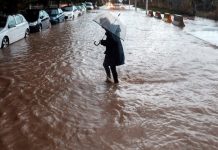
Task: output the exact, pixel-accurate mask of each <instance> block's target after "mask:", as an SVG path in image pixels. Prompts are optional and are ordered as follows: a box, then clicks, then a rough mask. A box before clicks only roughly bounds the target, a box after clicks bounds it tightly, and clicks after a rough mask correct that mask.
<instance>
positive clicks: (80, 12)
mask: <svg viewBox="0 0 218 150" xmlns="http://www.w3.org/2000/svg"><path fill="white" fill-rule="evenodd" d="M76 9H77V10H78V13H79V14H78V16H81V15H82V14H83V12H82V8H81V7H80V6H79V5H77V6H76Z"/></svg>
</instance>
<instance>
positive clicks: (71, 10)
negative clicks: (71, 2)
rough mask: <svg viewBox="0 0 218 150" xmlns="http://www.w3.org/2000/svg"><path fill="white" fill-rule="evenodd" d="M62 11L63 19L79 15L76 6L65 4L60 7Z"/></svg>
mask: <svg viewBox="0 0 218 150" xmlns="http://www.w3.org/2000/svg"><path fill="white" fill-rule="evenodd" d="M61 9H62V10H63V12H64V15H65V19H67V20H73V19H75V18H76V17H78V15H79V11H78V10H77V8H76V6H65V7H62V8H61Z"/></svg>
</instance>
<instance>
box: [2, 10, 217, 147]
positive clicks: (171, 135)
mask: <svg viewBox="0 0 218 150" xmlns="http://www.w3.org/2000/svg"><path fill="white" fill-rule="evenodd" d="M101 11H102V10H99V11H95V12H94V13H87V14H85V15H83V16H81V17H79V18H78V19H76V20H74V21H68V22H65V23H62V24H60V25H55V26H52V28H51V29H50V30H46V31H44V32H42V33H35V34H32V35H31V36H30V37H29V38H28V39H26V40H25V39H24V40H21V41H19V42H16V43H14V44H12V45H11V46H10V47H9V48H7V49H4V50H1V51H0V128H1V130H0V147H1V149H22V150H23V149H36V150H38V149H93V150H96V149H100V150H103V149H214V150H215V149H217V147H218V142H217V141H218V138H217V137H218V115H217V114H218V109H217V108H218V107H217V100H218V90H217V87H218V77H217V74H218V59H217V58H218V51H217V49H216V48H215V47H211V45H209V44H208V43H206V42H203V41H202V40H200V39H198V38H195V37H194V36H191V35H190V34H187V32H186V31H185V32H184V30H181V29H180V28H177V27H175V26H173V25H169V24H166V23H164V22H162V21H160V20H157V19H154V18H149V17H145V15H144V14H142V13H135V12H133V11H122V12H121V16H120V19H121V20H122V21H123V22H124V23H125V24H126V26H127V36H126V40H125V41H124V42H123V45H124V47H125V54H126V65H124V66H121V67H119V68H118V69H119V77H120V80H121V82H120V84H119V85H114V84H107V83H105V82H104V80H105V74H104V70H103V67H102V62H103V58H104V54H103V52H104V47H102V46H98V47H96V46H94V44H93V42H94V41H95V40H98V39H100V38H101V37H102V35H104V30H103V29H101V28H100V27H99V26H98V25H97V24H96V23H94V22H93V21H92V19H93V18H95V17H96V16H97V15H98V14H99V13H100V12H101ZM113 13H114V14H116V15H117V14H118V12H116V11H114V12H113Z"/></svg>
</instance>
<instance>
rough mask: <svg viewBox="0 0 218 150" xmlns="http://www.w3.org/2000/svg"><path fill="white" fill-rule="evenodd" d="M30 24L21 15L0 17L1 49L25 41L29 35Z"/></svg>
mask: <svg viewBox="0 0 218 150" xmlns="http://www.w3.org/2000/svg"><path fill="white" fill-rule="evenodd" d="M29 31H30V30H29V24H28V22H27V21H26V19H25V18H24V17H23V15H21V14H16V15H8V16H0V47H1V48H5V47H7V46H8V45H9V44H11V43H14V42H16V41H18V40H20V39H23V38H25V37H27V36H28V35H29Z"/></svg>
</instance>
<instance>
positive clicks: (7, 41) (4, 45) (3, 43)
mask: <svg viewBox="0 0 218 150" xmlns="http://www.w3.org/2000/svg"><path fill="white" fill-rule="evenodd" d="M8 45H9V39H8V38H7V37H4V38H3V40H2V45H1V48H6V47H8Z"/></svg>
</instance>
